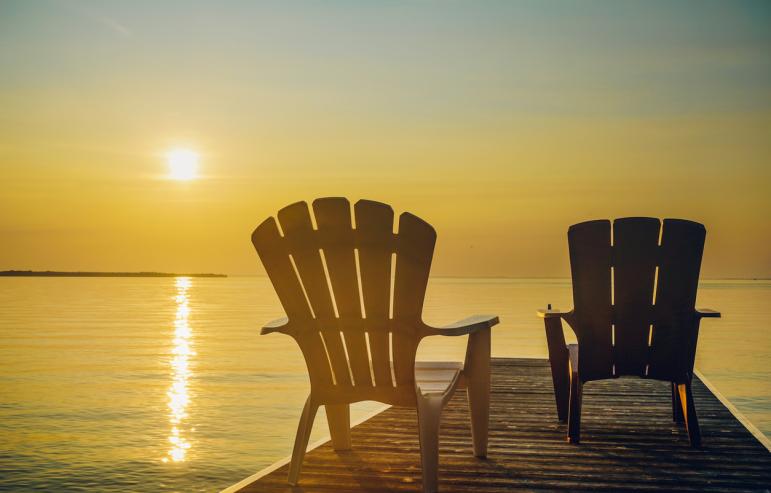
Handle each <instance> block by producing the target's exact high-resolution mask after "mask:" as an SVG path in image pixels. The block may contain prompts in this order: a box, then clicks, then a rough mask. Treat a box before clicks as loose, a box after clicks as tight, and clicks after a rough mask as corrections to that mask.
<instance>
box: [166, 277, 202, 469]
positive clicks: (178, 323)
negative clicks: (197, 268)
mask: <svg viewBox="0 0 771 493" xmlns="http://www.w3.org/2000/svg"><path fill="white" fill-rule="evenodd" d="M191 286H192V281H191V279H190V278H189V277H178V278H177V279H176V288H177V295H176V297H175V301H176V303H177V315H176V318H175V320H174V341H173V347H172V350H171V354H172V358H171V362H170V366H171V377H172V381H171V387H169V390H168V392H167V395H168V397H169V401H168V408H169V422H170V424H171V431H170V434H169V443H170V444H171V448H170V449H169V451H168V453H167V457H164V458H163V459H162V461H163V462H168V461H169V460H171V461H172V462H181V461H184V460H185V456H186V455H187V452H188V450H189V449H190V442H189V441H188V435H189V431H191V430H189V426H187V425H186V423H185V420H186V419H187V417H188V414H187V406H188V404H189V403H190V393H189V389H188V381H189V379H190V377H191V375H192V371H191V369H190V363H191V359H192V357H193V356H195V351H193V344H192V331H191V330H190V324H189V323H188V318H189V316H190V306H189V304H188V301H189V299H188V294H187V291H188V289H190V287H191Z"/></svg>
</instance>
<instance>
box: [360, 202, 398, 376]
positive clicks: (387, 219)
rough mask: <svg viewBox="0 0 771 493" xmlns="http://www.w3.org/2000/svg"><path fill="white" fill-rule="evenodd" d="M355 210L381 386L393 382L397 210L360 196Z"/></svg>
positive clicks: (375, 364) (371, 339)
mask: <svg viewBox="0 0 771 493" xmlns="http://www.w3.org/2000/svg"><path fill="white" fill-rule="evenodd" d="M354 212H355V216H356V233H357V237H358V254H359V268H360V273H361V286H362V291H363V292H362V298H363V299H364V311H365V315H366V320H365V328H366V330H367V335H368V338H369V349H370V353H371V357H372V372H373V373H374V376H375V384H376V385H377V386H386V387H387V386H393V380H392V376H391V348H390V337H389V331H390V322H389V319H388V315H389V300H390V296H391V254H392V253H393V252H394V251H395V246H394V235H393V228H394V226H393V224H394V211H393V209H391V207H390V206H388V205H386V204H381V203H379V202H374V201H370V200H360V201H359V202H357V203H356V205H355V206H354Z"/></svg>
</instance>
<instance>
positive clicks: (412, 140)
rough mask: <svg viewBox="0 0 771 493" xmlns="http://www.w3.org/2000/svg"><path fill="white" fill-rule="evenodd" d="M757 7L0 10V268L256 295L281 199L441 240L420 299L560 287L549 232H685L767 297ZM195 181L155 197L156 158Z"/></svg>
mask: <svg viewBox="0 0 771 493" xmlns="http://www.w3.org/2000/svg"><path fill="white" fill-rule="evenodd" d="M770 26H771V2H767V1H759V2H739V1H732V2H725V1H720V2H706V1H698V2H686V1H680V2H668V1H667V2H654V1H640V2H626V1H608V2H588V1H587V2H572V1H571V2H545V1H534V2H513V1H505V2H484V1H469V2H459V1H446V2H444V1H422V2H363V1H347V2H332V1H317V2H283V1H282V2H275V3H258V2H247V1H244V2H234V1H230V2H223V1H219V2H214V1H212V2H190V1H185V2H182V1H180V2H172V1H164V2H156V1H151V2H150V1H148V2H140V1H93V2H83V1H76V0H68V1H64V0H60V1H43V0H40V1H29V0H24V1H9V0H3V1H1V2H0V184H2V186H1V187H0V269H11V268H17V269H58V270H76V269H81V270H162V271H186V272H187V271H196V272H198V271H206V272H225V273H229V274H239V273H241V274H249V273H261V272H262V270H261V267H260V266H259V260H258V258H257V256H256V255H255V254H254V252H253V250H252V247H251V244H250V241H249V236H250V233H251V231H252V229H253V228H254V227H255V226H256V225H257V224H258V223H260V222H261V221H262V220H263V219H264V218H265V217H267V216H268V215H271V214H274V213H275V211H277V210H278V209H279V208H281V207H282V206H284V205H287V204H289V203H291V202H294V201H296V200H312V199H313V198H315V197H319V196H328V195H335V196H340V195H343V196H348V197H350V198H351V199H352V200H355V199H358V198H361V197H366V198H371V199H375V200H380V201H384V202H388V203H391V204H392V205H393V206H394V208H395V209H396V210H397V211H402V210H409V211H411V212H413V213H415V214H417V215H419V216H421V217H422V218H424V219H425V220H427V221H428V222H430V223H431V224H433V225H434V226H435V227H436V229H437V231H438V233H439V238H438V245H437V253H436V257H435V264H434V270H433V273H434V274H435V275H463V276H476V275H479V276H563V275H566V274H567V273H568V260H567V245H566V235H565V233H566V230H567V227H568V226H569V225H570V224H572V223H575V222H579V221H582V220H586V219H593V218H612V217H622V216H628V215H648V216H658V217H684V218H690V219H694V220H697V221H701V222H703V223H705V224H706V226H707V230H708V236H707V248H706V253H705V259H704V268H703V275H704V276H706V277H761V276H762V277H769V276H771V248H769V244H771V221H769V213H770V212H771V193H770V192H771V27H770ZM180 146H182V147H189V148H191V149H194V150H196V151H198V152H200V153H201V156H202V157H201V162H200V173H201V175H202V177H201V178H200V179H198V180H194V181H190V182H176V181H171V180H168V179H166V178H165V175H166V174H167V167H166V163H165V161H164V154H165V152H166V151H167V150H168V149H170V148H173V147H180Z"/></svg>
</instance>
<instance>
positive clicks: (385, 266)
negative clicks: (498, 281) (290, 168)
mask: <svg viewBox="0 0 771 493" xmlns="http://www.w3.org/2000/svg"><path fill="white" fill-rule="evenodd" d="M353 212H354V221H353V222H352V220H351V207H350V204H349V202H348V201H347V200H346V199H344V198H324V199H318V200H316V201H314V202H313V207H312V210H310V209H309V208H308V205H307V204H306V203H305V202H298V203H295V204H292V205H290V206H288V207H285V208H284V209H282V210H281V211H279V213H278V215H277V217H278V223H276V221H274V220H273V219H268V220H266V221H265V222H264V223H263V224H261V225H260V226H259V227H258V228H257V230H256V231H255V233H254V234H253V242H254V246H255V248H256V249H257V251H258V253H259V254H260V258H261V259H262V260H263V264H264V265H265V268H266V270H267V272H268V275H269V276H270V279H271V281H272V282H273V285H274V286H275V287H276V292H277V293H278V295H279V299H280V300H281V303H282V305H283V306H284V310H285V311H286V313H287V316H288V318H289V325H290V327H291V330H290V331H289V332H290V334H291V335H293V336H294V337H295V339H296V340H297V342H298V344H299V345H300V347H301V349H302V351H303V354H304V355H305V357H306V362H307V363H308V367H309V372H310V374H311V381H312V384H313V385H314V386H316V387H321V388H322V389H323V390H324V391H325V392H326V391H329V392H333V393H334V392H338V391H339V392H343V394H344V395H346V396H348V397H345V398H346V399H348V398H351V397H350V396H351V395H352V392H353V393H355V389H357V388H359V389H361V390H362V392H364V393H367V392H368V391H367V389H370V390H369V393H368V394H366V395H368V396H370V397H372V396H375V397H378V398H384V399H386V400H388V399H391V401H393V402H406V401H408V400H409V399H413V398H414V383H415V375H414V370H415V353H416V351H417V344H418V341H419V340H420V337H422V334H423V333H422V332H421V331H422V327H423V326H422V321H421V314H422V309H423V300H424V297H425V290H426V285H427V283H428V274H429V270H430V266H431V258H432V256H433V249H434V243H435V241H436V233H435V232H434V230H433V228H431V226H430V225H428V224H427V223H425V222H423V221H422V220H420V219H419V218H417V217H415V216H413V215H412V214H408V213H405V214H402V216H401V217H400V219H399V233H398V234H394V233H393V228H394V213H393V210H392V209H391V208H390V207H389V206H387V205H385V204H381V203H378V202H372V201H367V200H361V201H359V202H358V203H356V205H355V206H354V209H353ZM314 219H315V224H316V228H314V226H313V224H314V223H313V221H314ZM279 227H280V228H281V232H282V233H283V235H282V234H280V233H279V229H278V228H279ZM393 259H395V260H393ZM392 279H393V281H392ZM392 282H393V292H392ZM392 303H393V306H392ZM362 308H363V310H362ZM392 309H393V313H392ZM318 375H321V376H318ZM373 387H375V388H377V390H380V389H384V392H386V394H382V393H376V394H373V393H372V392H376V389H374V388H373ZM388 389H391V390H388ZM317 390H318V389H317ZM388 392H400V393H399V394H398V395H399V396H401V397H398V396H397V394H392V395H393V397H392V398H389V397H388V395H391V394H388ZM343 394H340V395H343ZM384 395H385V397H383V396H384Z"/></svg>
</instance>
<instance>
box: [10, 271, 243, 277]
mask: <svg viewBox="0 0 771 493" xmlns="http://www.w3.org/2000/svg"><path fill="white" fill-rule="evenodd" d="M0 277H228V276H227V275H225V274H209V273H203V274H177V273H173V272H62V271H55V270H46V271H34V270H4V271H0Z"/></svg>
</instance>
